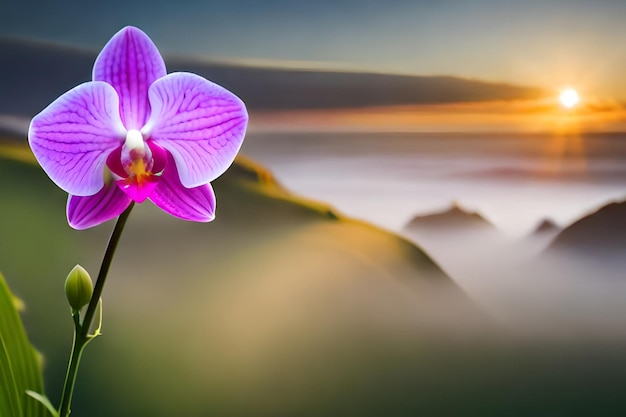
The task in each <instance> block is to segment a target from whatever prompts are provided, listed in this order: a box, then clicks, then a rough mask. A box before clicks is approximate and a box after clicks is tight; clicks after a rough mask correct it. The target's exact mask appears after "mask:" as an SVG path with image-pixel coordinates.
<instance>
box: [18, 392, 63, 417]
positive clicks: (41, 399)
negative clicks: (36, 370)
mask: <svg viewBox="0 0 626 417" xmlns="http://www.w3.org/2000/svg"><path fill="white" fill-rule="evenodd" d="M26 395H29V396H31V397H33V398H34V399H35V400H37V401H39V402H40V403H41V404H43V406H44V407H46V410H48V412H49V413H50V415H51V416H52V417H59V413H58V412H57V410H56V408H54V406H53V405H52V403H51V402H50V399H49V398H48V397H46V396H45V394H40V393H38V392H35V391H31V390H29V389H27V390H26Z"/></svg>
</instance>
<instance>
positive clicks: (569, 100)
mask: <svg viewBox="0 0 626 417" xmlns="http://www.w3.org/2000/svg"><path fill="white" fill-rule="evenodd" d="M579 101H580V97H579V96H578V92H576V90H574V89H573V88H566V89H564V90H561V92H560V93H559V102H560V103H561V106H563V107H565V108H566V109H571V108H573V107H574V106H576V105H577V104H578V102H579Z"/></svg>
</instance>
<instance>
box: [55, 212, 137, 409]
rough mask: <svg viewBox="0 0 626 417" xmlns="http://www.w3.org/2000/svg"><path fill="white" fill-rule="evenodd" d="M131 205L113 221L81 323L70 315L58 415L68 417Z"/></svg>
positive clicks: (76, 315) (77, 316)
mask: <svg viewBox="0 0 626 417" xmlns="http://www.w3.org/2000/svg"><path fill="white" fill-rule="evenodd" d="M133 206H134V203H132V202H131V204H130V206H128V208H127V209H126V210H124V212H123V213H122V214H120V216H119V217H118V219H117V223H115V228H114V229H113V233H111V237H110V238H109V243H108V244H107V248H106V251H105V252H104V257H103V258H102V264H101V265H100V272H99V273H98V278H97V279H96V285H95V286H94V289H93V294H92V296H91V300H90V301H89V305H88V306H87V311H86V313H85V318H84V319H83V322H82V324H81V323H80V315H79V313H78V312H75V313H74V314H73V315H72V316H73V318H74V342H73V344H72V351H71V353H70V362H69V365H68V367H67V374H66V375H65V383H64V385H63V394H62V395H61V404H60V405H59V417H68V416H69V415H70V412H71V410H70V404H71V402H72V394H73V393H74V384H75V383H76V375H77V374H78V366H79V365H80V359H81V356H82V354H83V350H84V349H85V346H87V343H89V341H90V340H91V339H92V338H93V336H91V335H90V334H89V329H90V328H91V324H92V322H93V319H94V316H95V313H96V309H97V307H98V302H99V301H100V297H101V296H102V290H103V289H104V282H105V281H106V278H107V275H108V273H109V268H110V267H111V262H112V261H113V256H114V255H115V250H116V249H117V244H118V243H119V240H120V237H121V236H122V231H123V230H124V225H125V224H126V220H128V216H129V215H130V212H131V210H132V209H133Z"/></svg>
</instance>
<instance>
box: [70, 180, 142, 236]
mask: <svg viewBox="0 0 626 417" xmlns="http://www.w3.org/2000/svg"><path fill="white" fill-rule="evenodd" d="M130 201H131V200H130V198H129V197H128V196H127V195H126V194H124V192H123V191H122V190H120V189H119V187H118V186H117V185H115V184H112V183H111V184H107V185H105V186H104V187H103V188H102V190H100V191H99V192H98V193H96V194H94V195H90V196H86V197H78V196H75V195H71V194H70V196H69V198H68V200H67V221H68V222H69V224H70V226H72V227H73V228H74V229H78V230H83V229H88V228H90V227H93V226H97V225H99V224H100V223H104V222H106V221H108V220H111V219H113V218H115V217H117V216H119V215H120V214H121V213H122V212H123V211H124V210H126V207H128V205H129V204H130Z"/></svg>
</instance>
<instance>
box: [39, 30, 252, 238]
mask: <svg viewBox="0 0 626 417" xmlns="http://www.w3.org/2000/svg"><path fill="white" fill-rule="evenodd" d="M247 123H248V114H247V112H246V108H245V105H244V103H243V102H242V101H241V100H240V99H239V98H238V97H237V96H235V95H234V94H233V93H231V92H230V91H228V90H226V89H224V88H223V87H220V86H218V85H217V84H214V83H212V82H210V81H208V80H206V79H204V78H202V77H200V76H198V75H196V74H192V73H184V72H176V73H171V74H167V73H166V70H165V63H164V62H163V58H162V57H161V55H160V53H159V51H158V49H157V48H156V46H155V45H154V43H153V42H152V40H150V38H149V37H148V36H147V35H146V34H145V33H143V32H142V31H141V30H139V29H137V28H135V27H130V26H129V27H125V28H124V29H122V30H121V31H119V32H118V33H117V34H115V36H113V38H111V40H110V41H109V42H108V43H107V44H106V45H105V47H104V49H102V51H101V52H100V54H99V55H98V57H97V58H96V62H95V64H94V68H93V81H90V82H86V83H84V84H81V85H79V86H77V87H75V88H73V89H71V90H70V91H68V92H67V93H65V94H63V95H62V96H61V97H59V98H58V99H56V100H55V101H54V102H53V103H52V104H50V105H49V106H48V107H46V108H45V109H44V110H43V111H42V112H41V113H39V114H38V115H36V116H35V117H34V118H33V120H32V121H31V124H30V128H29V132H28V140H29V143H30V146H31V149H32V151H33V153H34V154H35V157H36V158H37V160H38V161H39V163H40V164H41V166H42V167H43V169H44V171H45V172H46V173H47V174H48V176H49V177H50V178H51V179H52V181H54V182H55V183H56V184H57V185H58V186H59V187H60V188H62V189H63V190H64V191H66V192H67V193H69V199H68V203H67V219H68V222H69V224H70V226H72V227H73V228H75V229H86V228H89V227H93V226H96V225H98V224H100V223H103V222H105V221H107V220H110V219H112V218H114V217H117V216H118V215H119V214H121V213H122V212H123V211H124V210H125V209H126V208H127V207H128V206H129V204H130V203H131V201H135V202H137V203H141V202H143V201H144V200H146V199H149V200H151V201H152V202H153V203H154V204H156V205H157V206H158V207H160V208H161V209H162V210H163V211H165V212H167V213H169V214H171V215H173V216H175V217H179V218H181V219H185V220H191V221H198V222H207V221H211V220H213V218H214V217H215V195H214V194H213V189H212V188H211V185H210V182H211V181H213V180H214V179H215V178H217V177H218V176H220V175H221V174H222V173H223V172H224V171H225V170H226V169H227V168H228V167H229V166H230V164H231V163H232V162H233V160H234V158H235V155H236V154H237V152H238V151H239V148H240V147H241V144H242V142H243V138H244V135H245V131H246V126H247Z"/></svg>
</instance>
